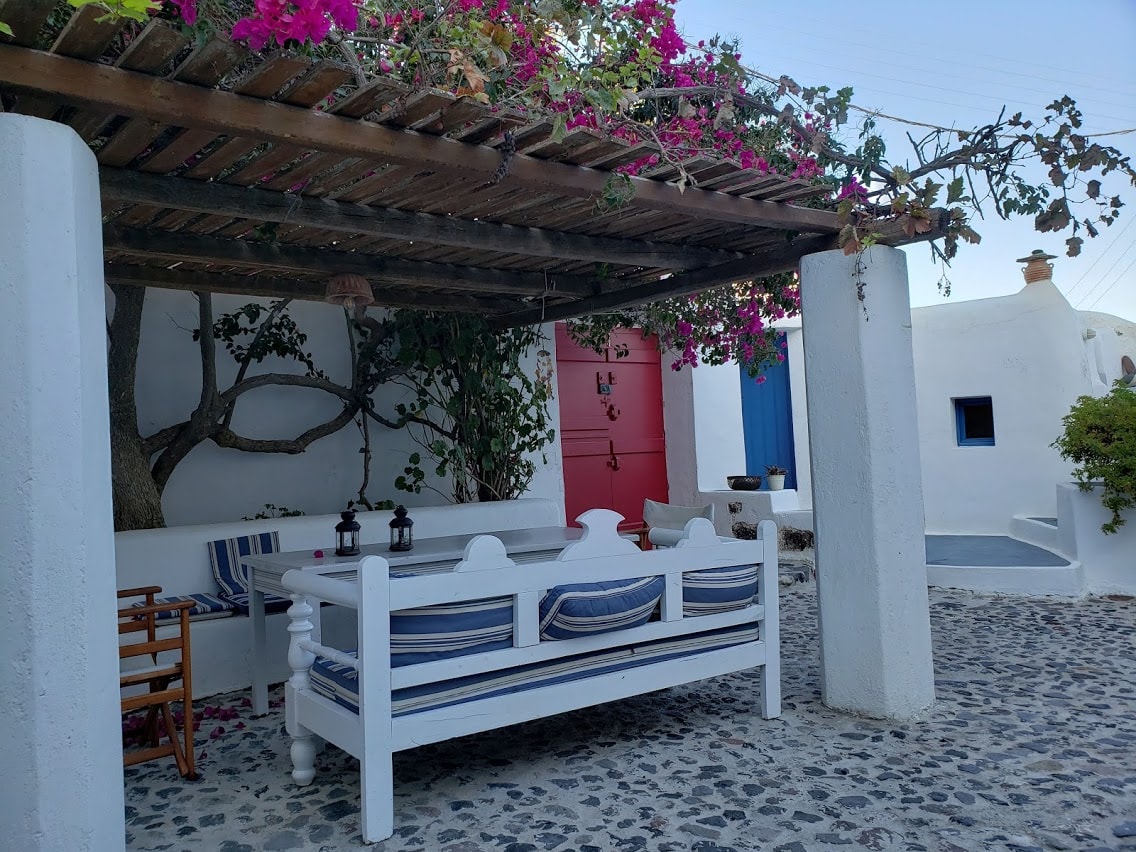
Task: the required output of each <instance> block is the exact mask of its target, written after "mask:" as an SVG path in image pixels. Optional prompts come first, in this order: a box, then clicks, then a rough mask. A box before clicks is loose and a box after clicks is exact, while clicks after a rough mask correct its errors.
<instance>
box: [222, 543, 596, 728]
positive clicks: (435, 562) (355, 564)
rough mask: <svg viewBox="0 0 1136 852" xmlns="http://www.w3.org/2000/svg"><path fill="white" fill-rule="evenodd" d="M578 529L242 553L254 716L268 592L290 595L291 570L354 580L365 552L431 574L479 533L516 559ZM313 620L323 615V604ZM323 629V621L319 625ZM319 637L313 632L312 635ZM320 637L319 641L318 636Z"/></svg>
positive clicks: (263, 664) (558, 547)
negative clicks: (405, 545)
mask: <svg viewBox="0 0 1136 852" xmlns="http://www.w3.org/2000/svg"><path fill="white" fill-rule="evenodd" d="M583 532H584V531H583V530H582V529H578V528H574V527H533V528H531V529H527V530H501V531H498V532H486V533H476V534H470V535H447V536H439V537H438V538H424V539H420V540H418V541H415V542H414V549H413V550H410V551H406V552H402V553H392V552H391V550H390V546H389V545H387V544H368V545H364V546H362V547H360V548H359V555H358V556H336V555H335V549H334V548H328V549H327V550H325V551H324V553H326V554H329V555H327V556H323V557H318V558H317V557H316V556H315V551H314V550H293V551H287V552H282V553H265V554H261V555H259V556H242V557H241V563H242V564H243V565H245V566H246V567H247V568H248V574H249V592H250V594H249V622H250V625H251V627H252V710H253V713H254V714H261V713H267V712H268V650H267V643H266V640H265V636H266V634H265V626H264V594H265V592H272V593H274V594H277V595H282V596H285V597H287V596H288V594H289V593H288V591H287V590H285V588H284V587H283V585H281V583H280V579H281V577H283V576H284V573H285V572H286V571H292V570H300V571H312V572H315V573H318V574H326V575H328V576H330V577H337V578H340V579H354V578H355V577H356V576H358V573H359V562H360V560H361V559H362V558H363V557H364V556H381V557H383V558H384V559H386V560H387V563H388V564H389V565H390V567H391V568H393V569H398V570H412V571H413V572H414V573H426V572H430V571H441V570H446V569H449V568H452V567H453V566H454V565H455V564H456V563H457V562H458V561H459V560H460V559H461V558H462V556H463V555H464V554H465V546H466V545H467V544H468V543H469V542H470V540H471V539H472V538H474V536H475V535H491V536H495V537H496V538H498V539H500V540H501V543H502V544H503V545H505V552H506V553H507V554H508V555H509V558H511V559H513V560H515V561H517V562H521V563H523V562H539V561H542V560H545V559H553V558H555V557H556V555H557V554H558V553H560V551H562V550H563V549H564V548H565V547H567V546H568V545H569V544H571V543H572V542H574V541H578V540H579V539H580V536H581V535H582V534H583ZM315 610H316V612H315V615H314V618H313V622H315V621H316V620H317V619H318V617H319V608H318V607H316V608H315ZM316 627H317V632H318V623H317V624H316ZM313 635H314V634H313ZM317 641H318V639H317Z"/></svg>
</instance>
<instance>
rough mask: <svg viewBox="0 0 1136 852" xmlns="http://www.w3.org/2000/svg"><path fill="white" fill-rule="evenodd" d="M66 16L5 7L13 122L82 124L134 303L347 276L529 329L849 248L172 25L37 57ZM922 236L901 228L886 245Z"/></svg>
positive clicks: (601, 158)
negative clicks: (614, 187)
mask: <svg viewBox="0 0 1136 852" xmlns="http://www.w3.org/2000/svg"><path fill="white" fill-rule="evenodd" d="M55 6H56V3H55V2H54V0H8V2H0V20H6V21H8V22H9V24H10V25H11V26H12V28H13V31H14V32H15V38H14V39H13V40H12V43H10V44H3V45H0V96H2V97H3V98H4V106H5V109H6V110H7V111H10V112H17V113H21V114H24V115H31V116H37V117H40V118H47V119H53V120H55V121H59V122H63V123H65V124H68V125H70V126H71V127H72V128H74V130H75V131H76V132H77V133H78V134H79V135H80V136H81V137H82V138H83V139H84V141H86V142H87V143H88V144H89V145H90V147H91V149H92V150H93V151H95V153H96V156H97V158H98V162H99V181H100V185H101V190H102V201H103V220H104V232H103V244H104V248H105V259H106V277H107V279H108V280H109V281H113V282H116V283H124V284H136V285H144V286H148V287H165V288H172V289H179V290H194V291H211V292H224V293H236V294H245V295H249V296H266V297H291V298H298V299H316V300H318V299H322V298H323V295H324V289H325V284H326V281H327V279H328V278H329V277H331V276H332V275H334V274H336V273H356V274H360V275H363V276H365V277H367V278H368V279H369V281H370V282H371V285H372V288H373V290H374V295H375V298H376V301H377V302H378V303H379V304H382V305H387V306H392V307H413V308H425V309H434V310H455V311H464V312H474V313H479V314H485V315H489V316H493V317H495V318H498V319H499V320H500V322H501V323H502V324H505V325H514V324H524V323H532V322H539V321H541V320H554V319H564V318H566V317H571V316H577V315H580V314H585V313H591V312H596V311H602V310H605V309H612V308H618V307H622V306H627V305H632V304H636V303H641V302H644V301H651V300H655V299H658V298H660V297H663V296H674V295H684V294H689V293H693V292H697V291H699V290H704V289H706V288H710V287H716V286H721V285H724V284H730V283H733V282H736V281H740V280H745V279H751V278H757V277H761V276H765V275H770V274H773V273H777V272H785V271H789V270H794V269H796V268H797V266H798V264H799V262H800V259H801V258H802V257H803V256H804V255H806V254H811V253H814V252H818V251H824V250H826V249H831V248H835V247H836V244H837V234H838V232H839V231H840V229H841V225H840V223H838V221H837V215H836V213H835V212H834V210H833V207H834V205H833V204H832V203H831V202H830V201H827V200H826V197H827V196H828V195H829V189H828V188H827V187H824V186H818V185H816V184H815V182H805V181H800V180H791V179H788V178H785V177H781V176H778V175H773V174H762V173H760V172H757V171H753V170H747V169H743V168H742V167H741V166H740V165H739V164H738V163H735V162H730V161H720V160H711V159H708V158H707V159H692V160H689V161H687V162H684V163H683V164H682V166H683V169H684V170H685V172H686V173H687V174H688V175H690V176H691V177H692V178H693V179H694V185H693V186H691V187H679V186H678V185H677V183H676V181H675V179H676V178H677V177H678V176H679V170H678V168H676V166H674V165H671V164H668V163H666V162H665V161H663V162H662V163H660V165H657V166H655V167H653V168H650V169H648V170H646V171H644V172H643V173H642V174H641V175H640V176H637V177H633V178H630V188H631V190H632V192H631V194H630V198H629V200H628V201H627V203H626V204H625V205H623V206H621V207H619V209H615V210H612V211H610V212H600V211H599V210H598V208H597V203H598V201H599V200H600V198H601V197H602V196H603V193H604V189H605V184H607V183H608V181H609V180H610V179H611V178H612V176H613V170H615V169H617V168H618V167H620V166H622V165H626V164H628V163H632V162H634V161H637V160H640V159H642V158H643V157H646V156H649V155H651V154H653V153H658V149H657V147H656V146H655V145H654V143H648V142H644V143H640V144H630V143H628V142H625V141H622V140H620V139H616V138H611V137H610V136H608V135H605V134H602V133H599V132H597V131H594V130H590V129H587V128H577V129H575V130H571V131H569V132H568V133H567V135H565V136H564V137H563V138H561V139H555V138H554V136H553V122H552V121H551V120H550V119H549V118H547V117H544V116H540V117H533V116H526V115H523V114H521V113H518V112H514V111H497V110H494V109H491V108H490V107H488V106H485V105H483V104H480V103H478V102H476V101H474V100H471V99H469V98H455V97H454V96H452V95H450V94H448V93H445V92H440V91H436V90H413V89H410V88H408V87H407V86H405V85H403V84H402V83H400V82H398V81H396V80H393V79H384V78H378V79H374V80H371V81H369V82H367V83H365V84H363V85H358V84H357V83H356V81H355V79H354V77H353V75H352V72H351V70H350V69H349V68H347V67H346V66H344V65H341V64H337V63H334V62H327V61H321V62H313V61H312V60H310V59H308V58H306V57H302V56H297V55H290V54H287V53H283V52H281V53H278V54H276V55H274V56H271V57H268V58H265V57H262V56H253V55H250V54H249V53H248V52H247V51H246V50H244V49H243V48H242V47H240V46H238V45H236V44H234V43H232V42H230V41H227V40H225V39H221V38H215V39H213V40H211V41H208V42H206V43H204V44H201V45H194V44H192V43H191V39H190V36H189V35H188V34H187V33H186V32H184V31H182V30H181V29H179V28H178V27H175V26H173V25H171V24H170V23H168V22H166V21H162V20H157V19H155V20H152V21H150V23H149V24H147V25H146V26H145V27H144V28H142V29H141V31H139V32H136V33H135V32H134V29H136V25H135V26H134V27H132V28H130V29H124V23H123V22H121V21H120V22H112V21H102V22H100V21H99V20H98V18H99V17H100V14H101V13H100V11H99V10H98V8H97V7H93V6H92V7H86V8H84V9H81V10H79V11H77V12H75V13H74V14H73V15H72V17H71V19H70V21H68V23H67V24H66V26H64V27H63V29H62V30H61V31H60V32H59V33H58V34H57V35H55V36H53V37H50V38H49V37H46V35H41V33H42V25H43V24H44V22H45V20H46V19H47V17H48V14H49V13H50V12H51V11H52V9H53V8H54V7H55ZM942 233H943V230H942V227H941V224H937V226H936V227H935V228H933V229H932V230H931V231H929V232H927V233H925V234H920V235H918V236H917V237H914V238H912V237H908V236H907V235H906V234H904V232H903V230H902V229H901V228H900V227H899V226H898V224H896V223H890V224H887V225H884V226H883V227H882V238H881V240H880V242H881V243H883V244H885V245H901V244H904V243H908V242H913V241H914V240H915V239H919V240H923V239H933V238H935V237H938V236H941V235H942Z"/></svg>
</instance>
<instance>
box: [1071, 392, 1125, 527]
mask: <svg viewBox="0 0 1136 852" xmlns="http://www.w3.org/2000/svg"><path fill="white" fill-rule="evenodd" d="M1061 422H1062V423H1063V424H1064V425H1065V431H1064V433H1062V434H1061V436H1060V437H1058V438H1057V440H1056V441H1054V442H1053V444H1052V446H1053V447H1055V448H1056V449H1057V451H1058V452H1060V453H1061V457H1062V458H1064V459H1066V460H1067V461H1072V462H1076V463H1077V467H1075V468H1074V469H1073V477H1074V478H1075V479H1076V481H1077V485H1078V487H1080V489H1081V490H1082V491H1091V490H1092V489H1093V487H1094V486H1102V490H1101V502H1102V503H1103V504H1104V507H1105V508H1106V509H1108V510H1109V511H1110V512H1112V519H1111V520H1110V521H1108V522H1106V523H1105V524H1104V525H1103V526H1101V530H1102V531H1103V532H1105V533H1106V534H1107V533H1115V532H1117V531H1118V530H1119V529H1120V527H1121V526H1123V525H1124V518H1123V517H1121V514H1120V513H1121V512H1122V511H1124V510H1125V509H1128V508H1130V507H1132V506H1136V391H1133V390H1130V389H1128V388H1126V387H1124V386H1122V385H1121V384H1120V383H1119V382H1118V383H1117V384H1116V386H1115V387H1114V388H1113V389H1112V391H1110V392H1109V393H1108V394H1106V395H1105V396H1102V397H1093V396H1082V397H1080V398H1079V399H1078V400H1077V402H1076V403H1075V404H1074V405H1073V407H1072V408H1071V409H1070V410H1069V413H1068V414H1066V415H1065V417H1064V418H1063V419H1062V421H1061Z"/></svg>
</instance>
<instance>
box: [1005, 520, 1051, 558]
mask: <svg viewBox="0 0 1136 852" xmlns="http://www.w3.org/2000/svg"><path fill="white" fill-rule="evenodd" d="M1010 535H1011V536H1013V537H1014V538H1016V539H1018V540H1019V541H1024V542H1026V543H1027V544H1032V545H1036V546H1037V547H1044V548H1045V549H1046V550H1054V551H1057V550H1058V546H1057V540H1058V539H1057V519H1056V518H1046V517H1040V516H1036V515H1014V517H1013V518H1011V519H1010Z"/></svg>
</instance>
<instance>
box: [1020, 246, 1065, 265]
mask: <svg viewBox="0 0 1136 852" xmlns="http://www.w3.org/2000/svg"><path fill="white" fill-rule="evenodd" d="M1056 259H1057V255H1055V254H1047V253H1046V252H1045V251H1044V250H1043V249H1034V250H1033V251H1031V252H1030V253H1029V257H1019V258H1018V259H1017V261H1016V262H1017V263H1029V262H1030V261H1031V260H1056Z"/></svg>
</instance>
